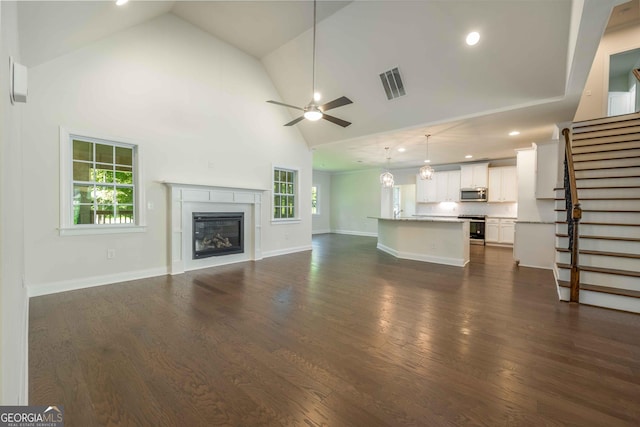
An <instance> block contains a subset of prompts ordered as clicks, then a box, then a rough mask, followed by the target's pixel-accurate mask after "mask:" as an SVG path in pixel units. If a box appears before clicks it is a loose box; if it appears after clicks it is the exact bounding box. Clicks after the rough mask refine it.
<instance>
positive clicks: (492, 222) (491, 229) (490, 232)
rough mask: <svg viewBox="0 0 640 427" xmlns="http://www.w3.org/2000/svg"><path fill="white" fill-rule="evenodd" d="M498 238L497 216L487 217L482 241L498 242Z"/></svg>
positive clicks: (498, 225)
mask: <svg viewBox="0 0 640 427" xmlns="http://www.w3.org/2000/svg"><path fill="white" fill-rule="evenodd" d="M499 240H500V220H499V219H498V218H487V219H486V222H485V224H484V241H485V242H487V243H498V241H499Z"/></svg>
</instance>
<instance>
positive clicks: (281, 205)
mask: <svg viewBox="0 0 640 427" xmlns="http://www.w3.org/2000/svg"><path fill="white" fill-rule="evenodd" d="M296 181H297V172H296V171H294V170H289V169H274V170H273V219H293V218H295V217H296Z"/></svg>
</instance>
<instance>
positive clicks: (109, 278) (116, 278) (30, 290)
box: [27, 267, 169, 298]
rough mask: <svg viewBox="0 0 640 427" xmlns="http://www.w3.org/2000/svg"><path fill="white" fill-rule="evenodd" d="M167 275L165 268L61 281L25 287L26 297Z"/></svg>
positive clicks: (167, 271)
mask: <svg viewBox="0 0 640 427" xmlns="http://www.w3.org/2000/svg"><path fill="white" fill-rule="evenodd" d="M165 274H169V270H168V268H167V267H158V268H150V269H147V270H137V271H127V272H123V273H117V274H109V275H106V276H93V277H85V278H82V279H72V280H62V281H60V282H52V283H42V284H38V285H34V284H31V285H27V296H28V297H29V298H31V297H39V296H42V295H49V294H56V293H58V292H66V291H75V290H77V289H84V288H92V287H95V286H102V285H111V284H114V283H120V282H127V281H130V280H138V279H146V278H149V277H156V276H163V275H165Z"/></svg>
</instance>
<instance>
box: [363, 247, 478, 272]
mask: <svg viewBox="0 0 640 427" xmlns="http://www.w3.org/2000/svg"><path fill="white" fill-rule="evenodd" d="M376 247H377V248H378V249H380V250H381V251H382V252H386V253H388V254H389V255H393V256H394V257H396V258H401V259H410V260H413V261H422V262H432V263H434V264H444V265H452V266H454V267H464V266H465V265H467V263H468V262H469V261H465V260H464V259H462V258H446V257H439V256H433V255H424V254H416V253H412V252H401V251H397V250H395V249H392V248H390V247H388V246H385V245H381V244H380V243H378V245H377V246H376Z"/></svg>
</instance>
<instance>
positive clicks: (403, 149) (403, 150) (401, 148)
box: [398, 147, 407, 153]
mask: <svg viewBox="0 0 640 427" xmlns="http://www.w3.org/2000/svg"><path fill="white" fill-rule="evenodd" d="M398 151H399V152H400V153H404V152H405V151H407V149H406V148H404V147H400V148H398Z"/></svg>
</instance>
